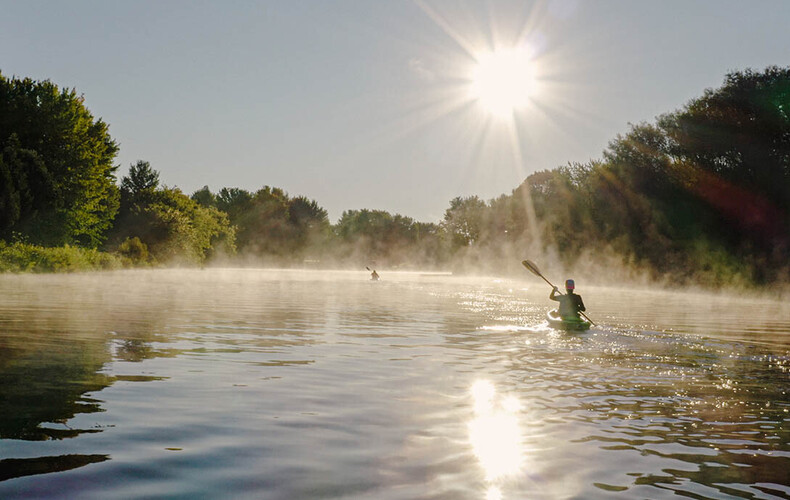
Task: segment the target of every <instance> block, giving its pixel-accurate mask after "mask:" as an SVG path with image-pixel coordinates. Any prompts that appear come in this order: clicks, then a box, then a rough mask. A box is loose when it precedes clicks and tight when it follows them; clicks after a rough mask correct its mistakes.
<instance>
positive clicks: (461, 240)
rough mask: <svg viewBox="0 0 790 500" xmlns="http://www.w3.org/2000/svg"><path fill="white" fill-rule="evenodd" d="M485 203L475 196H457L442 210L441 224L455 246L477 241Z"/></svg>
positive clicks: (481, 225) (481, 228)
mask: <svg viewBox="0 0 790 500" xmlns="http://www.w3.org/2000/svg"><path fill="white" fill-rule="evenodd" d="M485 211H486V203H485V202H484V201H483V200H481V199H480V198H478V197H477V196H468V197H466V198H462V197H460V196H459V197H457V198H454V199H452V200H451V201H450V208H448V209H447V210H445V212H444V221H443V225H444V227H445V229H446V230H447V232H448V234H449V235H450V237H451V238H452V240H453V243H454V245H455V246H456V247H463V246H468V245H471V244H473V243H474V242H476V241H479V239H480V236H481V233H482V231H483V224H484V219H485Z"/></svg>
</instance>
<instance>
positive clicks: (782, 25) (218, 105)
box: [0, 0, 790, 222]
mask: <svg viewBox="0 0 790 500" xmlns="http://www.w3.org/2000/svg"><path fill="white" fill-rule="evenodd" d="M788 26H790V1H785V0H776V1H767V0H762V1H761V0H757V1H745V0H743V1H741V0H739V1H720V0H716V1H714V0H710V1H703V0H696V1H695V0H653V1H650V2H647V1H638V0H587V1H582V0H579V1H576V0H552V1H542V2H531V1H524V0H522V1H508V0H501V1H500V0H481V1H473V0H468V1H455V0H424V1H410V0H280V1H274V0H270V1H240V0H225V1H211V2H209V1H197V0H192V1H181V0H166V1H163V0H155V1H142V0H136V1H125V2H122V1H113V0H93V1H83V0H69V1H55V0H51V1H39V0H18V1H10V0H0V71H2V73H3V74H4V75H5V76H6V77H10V76H18V77H31V78H33V79H36V80H44V79H49V80H52V81H53V82H54V83H56V84H57V85H59V86H61V87H69V88H70V87H74V88H76V89H77V91H78V92H79V93H81V94H84V96H85V103H86V105H87V106H88V108H89V109H90V110H91V112H92V113H93V114H94V116H96V117H101V118H102V119H104V121H106V122H107V123H109V124H110V134H111V135H112V137H113V138H114V139H115V140H116V141H118V143H119V144H120V153H119V155H118V159H117V163H118V164H119V165H120V168H119V170H118V177H119V178H120V177H121V176H123V175H125V174H126V173H127V172H128V168H129V165H130V164H132V163H134V162H136V161H137V160H139V159H142V160H147V161H149V162H150V163H151V165H152V167H153V168H155V169H157V170H159V171H160V173H161V180H162V181H163V182H164V183H165V184H167V185H168V186H178V187H180V188H181V189H182V190H183V191H184V192H186V193H187V194H190V193H192V192H193V191H195V190H196V189H199V188H201V187H202V186H204V185H208V186H209V187H210V188H211V190H212V191H215V192H216V191H218V190H219V189H220V188H222V187H241V188H244V189H249V190H252V191H254V190H256V189H258V188H260V187H262V186H263V185H270V186H277V187H281V188H283V189H284V190H285V191H287V192H288V193H289V194H291V195H292V196H296V195H305V196H307V197H309V198H312V199H315V200H316V201H317V202H318V203H319V204H320V205H321V206H323V207H324V208H326V209H327V210H328V211H329V215H330V219H331V220H332V222H335V221H336V220H337V218H338V217H339V216H340V215H341V213H342V211H343V210H347V209H360V208H371V209H382V210H388V211H390V212H393V213H400V214H402V215H406V216H410V217H413V218H415V219H417V220H420V221H425V222H437V221H439V220H440V219H441V218H442V216H443V214H444V210H445V209H446V208H447V207H448V206H449V201H450V199H452V198H454V197H455V196H468V195H472V194H476V195H479V196H480V197H482V198H484V199H489V198H493V197H496V196H499V195H500V194H503V193H507V194H509V193H510V192H511V190H512V189H514V188H515V187H516V186H518V185H519V184H520V183H521V182H522V181H523V180H524V178H525V177H526V176H527V175H529V174H530V173H531V172H534V171H536V170H542V169H550V168H554V167H557V166H560V165H564V164H567V163H568V162H584V161H587V160H589V159H593V158H599V157H600V156H601V152H602V151H603V149H604V148H605V147H606V145H607V143H608V142H609V141H610V140H611V139H613V138H614V137H615V136H616V135H617V134H618V133H623V132H626V131H627V130H628V123H629V122H630V123H638V122H642V121H653V120H654V118H655V117H656V116H657V115H659V114H661V113H664V112H669V111H673V110H675V109H678V108H680V107H681V106H682V105H683V104H685V103H686V102H687V101H688V100H689V99H691V98H694V97H697V96H699V95H701V94H702V92H703V91H704V89H705V88H711V87H718V86H719V85H720V84H721V83H722V81H723V78H724V75H725V74H726V73H727V72H728V71H732V70H741V69H745V68H753V69H756V70H762V69H764V68H765V67H766V66H768V65H773V64H775V65H780V66H787V65H788V64H790V28H788ZM512 46H517V47H519V48H521V49H524V50H525V51H526V53H528V54H529V56H530V63H529V68H530V71H531V75H532V79H533V80H534V88H533V90H532V92H531V93H530V95H529V100H528V102H527V103H526V104H525V105H524V106H522V107H519V108H518V109H516V111H515V113H514V114H512V115H505V116H502V115H497V114H492V113H490V112H489V110H488V109H486V108H484V106H482V105H481V104H480V102H479V101H478V100H475V99H474V98H473V96H470V91H469V87H470V78H471V75H472V74H473V73H472V72H473V71H474V68H475V65H476V63H475V61H476V58H478V59H479V58H480V54H481V53H485V52H486V51H491V50H493V49H498V50H503V49H507V48H510V47H512Z"/></svg>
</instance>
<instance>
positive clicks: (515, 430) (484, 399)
mask: <svg viewBox="0 0 790 500" xmlns="http://www.w3.org/2000/svg"><path fill="white" fill-rule="evenodd" d="M471 393H472V398H473V399H474V411H475V417H474V418H473V419H472V420H471V421H470V422H469V424H468V429H469V441H470V443H471V444H472V449H473V450H474V453H475V456H476V457H477V460H478V461H479V463H480V466H481V467H482V468H483V471H484V472H485V477H486V481H487V482H488V483H490V484H489V488H488V490H487V492H486V500H501V499H502V498H503V497H502V492H501V490H500V488H499V483H501V482H502V481H504V480H506V479H508V478H509V477H512V476H514V475H515V474H517V473H518V472H519V471H520V470H521V468H522V467H523V465H524V455H523V451H522V445H521V443H522V436H521V428H520V426H519V421H518V414H519V411H520V409H521V404H520V403H519V401H518V400H517V399H516V398H514V397H498V395H497V393H496V389H495V388H494V385H493V384H492V383H491V382H489V381H486V380H478V381H477V382H475V383H474V384H473V385H472V389H471Z"/></svg>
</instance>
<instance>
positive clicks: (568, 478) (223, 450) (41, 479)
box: [0, 269, 790, 499]
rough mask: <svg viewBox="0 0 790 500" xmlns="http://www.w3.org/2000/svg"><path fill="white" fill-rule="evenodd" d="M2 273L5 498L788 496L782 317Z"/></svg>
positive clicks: (725, 308) (264, 276) (397, 280)
mask: <svg viewBox="0 0 790 500" xmlns="http://www.w3.org/2000/svg"><path fill="white" fill-rule="evenodd" d="M380 274H381V275H382V281H380V282H371V281H369V280H368V277H369V276H368V274H367V273H366V272H364V271H362V272H339V271H338V272H322V271H281V270H261V269H224V270H220V269H210V270H194V271H184V270H172V271H168V270H157V271H123V272H114V273H102V274H73V275H3V276H0V394H1V395H2V397H1V398H0V497H2V498H96V499H113V498H119V499H120V498H123V499H126V498H220V497H222V498H267V499H291V498H300V499H311V498H315V499H317V498H381V499H412V498H434V499H440V498H442V499H464V498H469V499H520V498H545V499H555V498H585V499H589V498H611V497H613V496H617V497H619V498H651V499H660V498H677V496H678V495H681V496H685V497H690V498H790V397H788V394H787V392H788V390H789V389H790V309H788V307H787V306H786V305H784V304H783V303H782V302H780V301H778V300H773V299H771V298H770V297H735V296H728V295H725V294H704V293H691V292H688V293H667V292H660V291H652V290H622V289H613V288H595V287H590V286H586V285H585V284H584V283H583V282H577V284H578V292H579V293H580V294H581V295H582V296H583V297H584V301H585V304H586V305H587V309H588V313H589V315H590V317H591V318H592V319H593V320H594V321H595V322H596V323H598V327H593V328H592V329H591V330H590V331H588V332H585V333H581V334H567V333H563V332H557V331H554V330H551V329H549V328H548V327H547V325H546V323H545V321H544V315H545V312H546V311H547V310H548V309H549V308H551V307H552V305H553V303H551V302H550V301H549V300H548V294H549V291H550V289H549V287H548V286H547V285H545V283H543V282H540V281H539V280H537V279H536V278H535V277H534V276H531V275H529V274H528V273H526V272H524V275H523V279H513V280H496V279H490V278H459V277H454V276H446V275H438V274H430V273H426V274H421V273H386V272H380Z"/></svg>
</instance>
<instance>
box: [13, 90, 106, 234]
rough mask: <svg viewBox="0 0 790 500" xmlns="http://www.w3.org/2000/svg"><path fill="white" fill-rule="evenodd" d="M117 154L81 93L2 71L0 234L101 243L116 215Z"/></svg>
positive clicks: (102, 123) (103, 125) (104, 129)
mask: <svg viewBox="0 0 790 500" xmlns="http://www.w3.org/2000/svg"><path fill="white" fill-rule="evenodd" d="M117 151H118V146H117V144H116V143H115V141H114V140H113V139H112V138H111V137H110V135H109V133H108V126H107V124H106V123H104V122H103V121H102V120H101V119H99V120H95V119H94V118H93V115H91V113H90V111H88V109H87V108H86V107H85V105H84V99H83V98H82V97H81V96H78V95H77V93H76V91H75V90H73V89H72V90H68V89H62V90H61V89H59V88H58V87H57V86H56V85H55V84H53V83H51V82H49V81H41V82H39V81H34V80H31V79H29V78H25V79H18V78H10V79H9V78H6V77H5V76H3V75H2V74H0V180H1V181H2V185H0V209H2V216H0V237H1V238H6V239H8V238H10V237H11V236H12V234H15V233H17V234H22V235H24V236H25V237H26V238H27V239H28V240H29V241H31V242H36V243H42V244H47V245H61V244H79V245H83V246H88V247H97V246H98V245H100V244H101V243H102V242H103V241H104V238H105V233H106V231H107V229H109V227H110V226H111V224H112V220H113V218H114V217H115V214H116V212H117V210H118V203H119V200H118V188H117V186H116V185H115V167H114V166H113V164H112V162H113V160H114V158H115V155H116V153H117Z"/></svg>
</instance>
